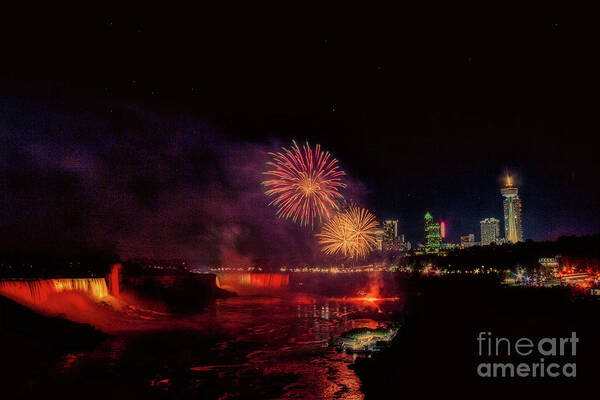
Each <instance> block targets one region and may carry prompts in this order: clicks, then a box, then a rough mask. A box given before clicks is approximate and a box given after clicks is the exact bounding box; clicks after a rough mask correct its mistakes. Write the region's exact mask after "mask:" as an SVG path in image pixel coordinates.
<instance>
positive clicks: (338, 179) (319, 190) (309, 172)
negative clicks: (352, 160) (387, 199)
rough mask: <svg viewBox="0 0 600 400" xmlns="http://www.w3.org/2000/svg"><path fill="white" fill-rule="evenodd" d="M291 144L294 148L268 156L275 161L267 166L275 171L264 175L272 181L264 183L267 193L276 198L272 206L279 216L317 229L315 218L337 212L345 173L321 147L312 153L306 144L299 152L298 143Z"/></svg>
mask: <svg viewBox="0 0 600 400" xmlns="http://www.w3.org/2000/svg"><path fill="white" fill-rule="evenodd" d="M292 143H293V145H292V148H291V149H287V148H285V147H284V148H282V150H283V151H282V152H278V153H269V154H270V155H271V156H273V161H270V162H268V163H267V165H269V166H271V167H272V168H273V169H271V170H270V171H266V172H264V174H265V175H268V176H270V177H272V178H273V179H269V180H266V181H264V182H263V183H262V184H263V185H264V186H265V187H266V188H267V190H266V191H265V194H266V195H267V196H274V199H273V200H272V201H271V202H270V203H269V205H274V206H275V207H276V208H277V215H278V216H279V217H282V218H291V219H292V220H293V221H294V222H300V225H308V224H310V225H311V226H314V222H315V218H318V219H319V221H321V220H323V219H327V218H329V216H330V213H331V211H332V210H337V209H338V205H337V202H336V200H337V199H341V198H343V196H342V195H341V194H340V193H339V189H341V188H344V187H346V185H345V184H344V183H343V182H342V176H344V175H345V174H344V171H342V170H340V169H339V166H338V163H337V160H336V159H334V158H332V157H331V155H330V154H329V153H327V152H322V151H321V146H319V145H317V146H316V147H315V148H314V150H313V149H312V148H311V147H310V145H309V144H308V142H307V143H306V144H305V145H304V146H302V149H300V147H298V145H297V144H296V142H295V141H293V142H292Z"/></svg>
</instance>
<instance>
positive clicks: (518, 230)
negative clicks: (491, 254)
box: [500, 176, 523, 243]
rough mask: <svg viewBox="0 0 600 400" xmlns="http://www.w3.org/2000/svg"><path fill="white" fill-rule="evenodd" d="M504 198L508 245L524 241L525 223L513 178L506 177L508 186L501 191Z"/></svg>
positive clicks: (505, 230) (517, 189) (505, 229)
mask: <svg viewBox="0 0 600 400" xmlns="http://www.w3.org/2000/svg"><path fill="white" fill-rule="evenodd" d="M500 193H502V196H503V197H504V232H505V238H506V241H507V242H508V243H517V242H522V241H523V222H522V214H521V213H522V207H521V199H520V198H519V188H517V187H515V186H513V182H512V178H511V177H510V176H507V177H506V186H504V187H503V188H501V189H500Z"/></svg>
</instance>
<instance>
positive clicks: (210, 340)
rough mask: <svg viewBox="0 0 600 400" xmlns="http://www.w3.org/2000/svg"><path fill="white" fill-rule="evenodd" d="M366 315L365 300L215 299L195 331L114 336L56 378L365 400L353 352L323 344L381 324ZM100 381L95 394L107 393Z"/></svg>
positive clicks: (154, 389)
mask: <svg viewBox="0 0 600 400" xmlns="http://www.w3.org/2000/svg"><path fill="white" fill-rule="evenodd" d="M369 313H373V309H372V307H369V305H368V304H362V303H360V302H347V301H338V300H331V299H327V298H322V297H311V296H307V295H297V296H290V297H285V298H284V297H260V296H246V297H237V298H229V299H224V300H218V301H217V302H216V303H215V304H214V305H213V306H211V307H210V308H208V309H207V310H206V311H205V312H203V313H202V314H199V315H197V316H195V317H193V319H192V321H191V322H192V325H193V326H194V328H193V330H186V331H185V332H182V331H181V330H179V329H178V330H175V329H174V330H172V331H165V330H161V331H160V332H146V333H143V334H142V333H137V334H129V335H121V336H116V337H111V339H109V340H108V341H107V342H106V343H105V344H104V345H103V346H102V347H101V348H99V349H96V350H95V351H93V352H90V353H87V354H86V353H78V354H69V355H67V356H65V357H64V358H63V359H62V360H61V362H60V363H59V365H58V366H57V367H56V369H57V370H58V371H57V373H56V374H55V375H56V376H60V377H61V379H64V380H66V381H68V382H73V381H76V380H78V379H80V378H81V377H89V376H94V374H95V373H97V371H99V370H101V371H104V372H103V375H104V376H103V378H102V380H103V382H104V383H106V382H109V383H110V384H111V385H113V386H115V387H127V388H128V389H127V390H131V392H132V394H135V393H143V392H146V391H148V390H150V392H151V393H154V394H160V393H162V395H173V393H178V394H181V396H183V397H185V396H187V395H189V396H191V397H193V396H199V395H202V396H201V397H203V398H240V397H241V398H261V399H269V398H292V397H293V398H306V399H334V398H343V399H362V398H363V394H362V392H361V391H360V381H359V379H358V377H357V376H356V374H355V373H354V372H353V371H352V369H350V368H349V366H350V365H351V364H352V362H353V358H352V356H351V355H348V354H345V353H339V352H337V351H336V350H335V349H334V348H332V347H329V346H328V344H329V342H330V341H331V340H332V338H333V337H335V336H337V335H339V334H341V333H342V332H344V331H346V330H349V329H352V328H359V327H369V328H376V327H377V326H379V322H377V321H376V320H375V318H370V317H369ZM373 317H375V315H373ZM132 373H133V374H134V376H135V377H136V379H132V378H131V376H132ZM58 383H59V382H57V384H58ZM61 383H64V382H61ZM88 383H89V382H88ZM104 383H103V384H101V383H100V382H98V386H99V387H98V390H99V391H102V390H110V389H108V388H109V386H107V385H106V384H104ZM109 394H110V393H109ZM121 395H122V394H121ZM162 395H161V396H162ZM121 397H122V396H121ZM174 397H178V396H174Z"/></svg>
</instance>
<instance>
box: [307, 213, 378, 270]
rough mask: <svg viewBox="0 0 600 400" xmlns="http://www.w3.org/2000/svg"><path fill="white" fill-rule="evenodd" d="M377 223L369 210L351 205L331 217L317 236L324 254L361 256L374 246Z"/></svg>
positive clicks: (350, 256) (355, 257) (353, 257)
mask: <svg viewBox="0 0 600 400" xmlns="http://www.w3.org/2000/svg"><path fill="white" fill-rule="evenodd" d="M378 225H379V223H378V222H377V220H376V219H375V216H374V215H373V214H372V213H371V212H370V211H369V210H367V209H365V208H361V207H358V206H354V205H352V206H350V207H348V208H347V209H345V210H343V211H340V212H338V213H337V214H335V215H334V216H333V217H331V219H329V221H327V222H326V223H325V225H324V226H323V230H322V232H321V233H319V234H317V237H318V239H319V244H320V245H321V246H322V251H323V253H325V254H330V255H334V254H339V255H343V256H345V257H349V258H352V259H357V258H363V257H365V256H366V255H367V254H369V252H370V251H371V250H373V249H374V248H375V246H376V243H377V226H378Z"/></svg>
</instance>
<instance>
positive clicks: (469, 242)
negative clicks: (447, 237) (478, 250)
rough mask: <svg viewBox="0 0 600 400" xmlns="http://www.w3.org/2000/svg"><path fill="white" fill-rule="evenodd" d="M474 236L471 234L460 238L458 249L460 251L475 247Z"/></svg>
mask: <svg viewBox="0 0 600 400" xmlns="http://www.w3.org/2000/svg"><path fill="white" fill-rule="evenodd" d="M475 243H477V242H475V235H474V234H472V233H469V234H468V235H467V236H461V237H460V247H461V248H462V249H466V248H467V247H472V246H475Z"/></svg>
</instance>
